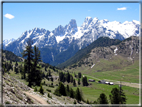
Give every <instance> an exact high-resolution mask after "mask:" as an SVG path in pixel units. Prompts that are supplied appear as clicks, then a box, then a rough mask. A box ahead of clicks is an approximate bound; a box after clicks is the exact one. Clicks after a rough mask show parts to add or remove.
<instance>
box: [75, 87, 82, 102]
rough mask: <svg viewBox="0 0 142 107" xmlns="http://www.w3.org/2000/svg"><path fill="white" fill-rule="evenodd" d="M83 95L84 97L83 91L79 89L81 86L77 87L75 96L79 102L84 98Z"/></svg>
mask: <svg viewBox="0 0 142 107" xmlns="http://www.w3.org/2000/svg"><path fill="white" fill-rule="evenodd" d="M81 97H82V96H81V93H80V91H79V88H77V89H76V95H75V98H76V100H77V101H78V102H79V101H81V100H82V98H81Z"/></svg>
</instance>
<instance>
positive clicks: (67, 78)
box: [66, 72, 70, 83]
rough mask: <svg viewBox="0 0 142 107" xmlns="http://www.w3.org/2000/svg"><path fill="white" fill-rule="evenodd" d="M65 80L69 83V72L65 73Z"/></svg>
mask: <svg viewBox="0 0 142 107" xmlns="http://www.w3.org/2000/svg"><path fill="white" fill-rule="evenodd" d="M66 81H67V82H68V83H69V82H70V74H69V72H67V74H66Z"/></svg>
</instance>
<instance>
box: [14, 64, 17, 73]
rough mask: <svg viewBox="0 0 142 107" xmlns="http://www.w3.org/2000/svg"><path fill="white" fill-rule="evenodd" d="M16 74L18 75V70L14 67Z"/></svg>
mask: <svg viewBox="0 0 142 107" xmlns="http://www.w3.org/2000/svg"><path fill="white" fill-rule="evenodd" d="M14 72H15V73H16V74H17V73H18V68H17V67H16V66H15V67H14Z"/></svg>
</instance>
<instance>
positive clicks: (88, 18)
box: [81, 17, 93, 29]
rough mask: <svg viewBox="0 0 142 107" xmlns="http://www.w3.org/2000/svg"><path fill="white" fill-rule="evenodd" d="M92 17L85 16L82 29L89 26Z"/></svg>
mask: <svg viewBox="0 0 142 107" xmlns="http://www.w3.org/2000/svg"><path fill="white" fill-rule="evenodd" d="M92 20H93V19H92V18H91V17H86V18H85V21H84V22H83V24H82V26H81V27H83V28H84V29H87V27H88V26H89V24H90V23H91V22H92Z"/></svg>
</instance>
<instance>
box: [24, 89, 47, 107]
mask: <svg viewBox="0 0 142 107" xmlns="http://www.w3.org/2000/svg"><path fill="white" fill-rule="evenodd" d="M23 92H24V93H25V94H26V95H28V96H29V97H32V98H33V99H35V100H36V101H37V102H39V103H40V104H48V103H47V102H46V101H45V100H44V99H43V98H41V97H39V96H37V95H33V94H31V93H30V92H28V91H23Z"/></svg>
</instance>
